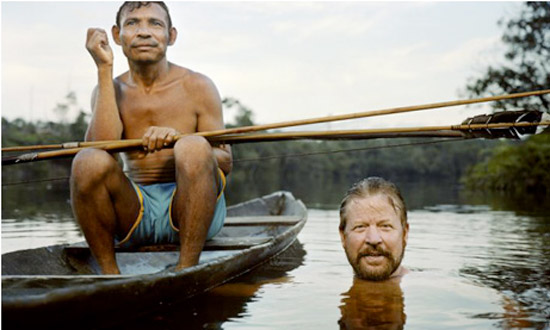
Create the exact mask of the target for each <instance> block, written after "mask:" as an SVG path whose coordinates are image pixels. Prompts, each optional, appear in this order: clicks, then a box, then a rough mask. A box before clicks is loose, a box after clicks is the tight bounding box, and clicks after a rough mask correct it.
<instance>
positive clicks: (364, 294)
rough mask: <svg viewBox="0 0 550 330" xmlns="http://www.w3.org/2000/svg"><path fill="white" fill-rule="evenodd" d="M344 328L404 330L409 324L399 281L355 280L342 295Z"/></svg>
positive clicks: (341, 324) (341, 321)
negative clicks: (406, 324)
mask: <svg viewBox="0 0 550 330" xmlns="http://www.w3.org/2000/svg"><path fill="white" fill-rule="evenodd" d="M342 296H343V298H342V305H341V306H340V312H341V318H340V320H339V321H338V324H339V325H340V329H403V328H404V325H405V321H406V315H405V312H404V303H403V300H404V299H403V291H402V290H401V287H400V285H399V279H393V280H388V281H382V282H373V281H363V280H360V279H357V278H355V279H354V281H353V285H352V286H351V288H350V289H349V290H348V291H347V292H346V293H343V294H342Z"/></svg>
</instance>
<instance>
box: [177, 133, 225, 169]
mask: <svg viewBox="0 0 550 330" xmlns="http://www.w3.org/2000/svg"><path fill="white" fill-rule="evenodd" d="M174 157H175V160H176V167H177V169H178V171H185V172H201V171H205V172H211V171H212V169H213V168H214V164H215V159H214V153H213V150H212V147H211V146H210V143H209V142H208V140H206V139H205V138H204V137H202V136H187V137H184V138H180V139H179V140H178V141H177V142H176V144H175V145H174Z"/></svg>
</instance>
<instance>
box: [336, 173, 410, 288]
mask: <svg viewBox="0 0 550 330" xmlns="http://www.w3.org/2000/svg"><path fill="white" fill-rule="evenodd" d="M339 231H340V238H341V240H342V245H343V247H344V250H345V252H346V256H347V258H348V261H349V263H350V264H351V266H352V267H353V269H354V270H355V274H356V276H357V277H359V278H361V279H363V280H369V281H382V280H387V279H389V278H393V277H399V276H401V275H403V274H404V273H405V272H407V270H406V269H405V268H404V267H402V266H401V261H402V260H403V256H404V253H405V247H406V246H407V239H408V233H409V224H408V222H407V208H406V206H405V202H404V200H403V197H402V196H401V193H400V192H399V189H398V188H397V187H396V186H395V185H394V184H393V183H391V182H388V181H386V180H384V179H381V178H377V177H370V178H367V179H364V180H362V181H360V182H358V183H356V184H355V185H353V187H352V188H351V189H350V190H349V191H348V192H347V194H346V196H345V197H344V199H343V200H342V204H341V206H340V226H339Z"/></svg>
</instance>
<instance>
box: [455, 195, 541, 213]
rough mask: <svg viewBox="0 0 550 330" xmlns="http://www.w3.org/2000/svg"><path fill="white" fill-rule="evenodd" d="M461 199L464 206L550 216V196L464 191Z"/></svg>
mask: <svg viewBox="0 0 550 330" xmlns="http://www.w3.org/2000/svg"><path fill="white" fill-rule="evenodd" d="M460 198H461V201H462V203H464V204H472V205H479V204H483V205H489V206H490V207H491V209H492V210H494V211H513V212H515V213H516V214H517V215H531V216H533V215H535V216H536V215H542V216H549V215H550V194H540V193H532V194H530V193H522V194H513V193H506V192H499V191H495V192H489V191H471V190H463V191H461V193H460Z"/></svg>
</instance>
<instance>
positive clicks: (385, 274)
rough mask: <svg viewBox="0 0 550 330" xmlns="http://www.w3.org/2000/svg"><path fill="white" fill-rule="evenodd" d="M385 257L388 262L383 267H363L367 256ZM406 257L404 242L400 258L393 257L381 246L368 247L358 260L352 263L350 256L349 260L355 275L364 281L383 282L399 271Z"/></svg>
mask: <svg viewBox="0 0 550 330" xmlns="http://www.w3.org/2000/svg"><path fill="white" fill-rule="evenodd" d="M380 255H381V256H383V257H384V258H385V260H386V262H385V263H384V264H383V265H382V267H380V266H378V267H372V266H369V265H367V266H365V267H362V266H361V260H362V259H363V258H364V257H367V256H380ZM404 255H405V242H403V249H402V250H401V254H400V255H398V256H395V257H394V256H393V255H392V254H391V252H389V251H387V250H385V249H383V248H382V247H381V246H376V247H367V248H365V249H363V250H361V251H360V252H359V254H358V256H357V259H356V260H355V262H351V260H350V256H349V255H348V260H350V264H351V266H352V267H353V270H354V271H355V275H356V276H357V277H359V278H360V279H363V280H368V281H383V280H387V279H388V278H390V276H391V274H393V272H395V271H396V270H397V268H398V267H399V265H401V261H402V260H403V257H404Z"/></svg>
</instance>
